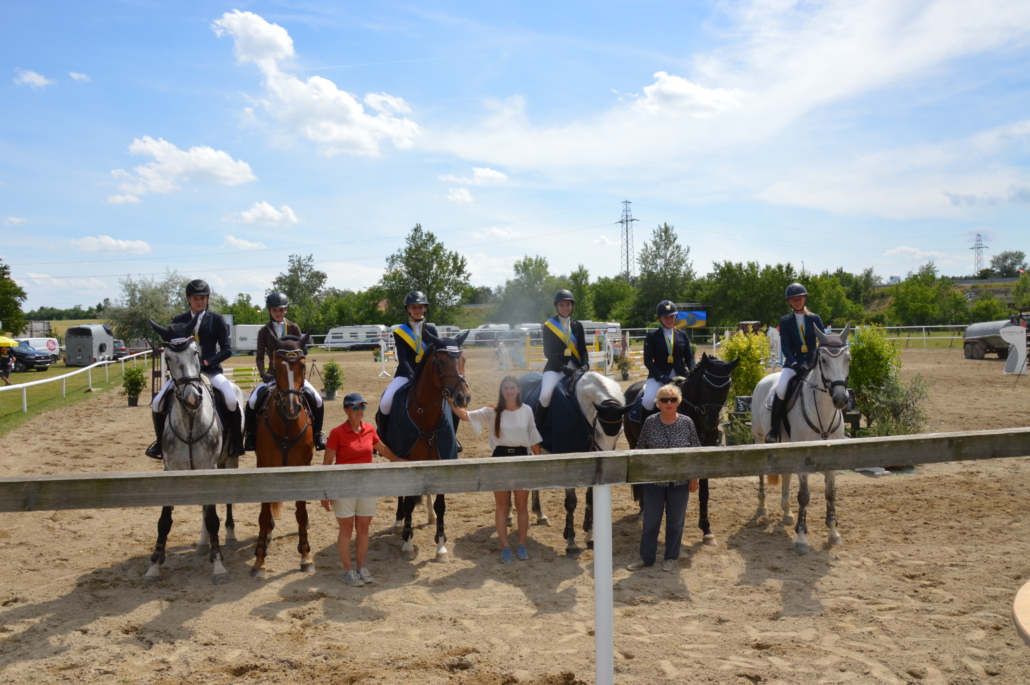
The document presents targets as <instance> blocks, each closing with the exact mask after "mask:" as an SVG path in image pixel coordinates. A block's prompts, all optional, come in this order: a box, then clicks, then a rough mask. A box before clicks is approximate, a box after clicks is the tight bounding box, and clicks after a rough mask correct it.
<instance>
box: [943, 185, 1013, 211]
mask: <svg viewBox="0 0 1030 685" xmlns="http://www.w3.org/2000/svg"><path fill="white" fill-rule="evenodd" d="M944 194H945V195H946V196H947V197H948V199H949V200H951V204H953V205H954V206H956V207H959V206H962V205H968V206H980V207H993V206H995V205H1000V204H1002V203H1003V202H1020V203H1030V186H1013V187H1011V188H1009V189H1008V192H1007V193H1005V194H1003V195H1002V194H998V195H992V194H989V193H980V194H976V193H947V192H946V193H944Z"/></svg>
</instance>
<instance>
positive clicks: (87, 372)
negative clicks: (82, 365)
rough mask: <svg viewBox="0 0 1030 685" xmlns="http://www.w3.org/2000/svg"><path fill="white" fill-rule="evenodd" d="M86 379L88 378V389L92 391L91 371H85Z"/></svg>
mask: <svg viewBox="0 0 1030 685" xmlns="http://www.w3.org/2000/svg"><path fill="white" fill-rule="evenodd" d="M86 377H87V378H89V389H90V391H92V390H93V369H86Z"/></svg>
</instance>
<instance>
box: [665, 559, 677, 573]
mask: <svg viewBox="0 0 1030 685" xmlns="http://www.w3.org/2000/svg"><path fill="white" fill-rule="evenodd" d="M662 570H663V571H675V570H676V559H666V560H665V561H663V562H662Z"/></svg>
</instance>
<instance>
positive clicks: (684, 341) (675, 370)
mask: <svg viewBox="0 0 1030 685" xmlns="http://www.w3.org/2000/svg"><path fill="white" fill-rule="evenodd" d="M678 312H679V309H677V308H676V305H674V304H673V303H672V302H670V301H669V300H662V301H661V302H659V303H658V307H657V310H656V311H655V314H656V315H657V316H658V320H659V321H661V322H662V325H661V327H660V328H658V329H656V330H653V331H651V332H650V333H648V334H647V337H646V338H644V366H646V367H647V383H646V384H645V385H644V398H643V402H644V409H645V410H647V411H654V407H655V397H656V396H657V394H658V389H659V388H661V387H662V386H663V385H668V384H669V383H672V380H673V378H675V377H677V376H682V377H686V375H687V372H688V369H689V370H690V371H693V370H694V368H695V367H696V366H697V362H695V361H694V351H693V350H692V349H691V347H690V338H689V337H688V336H687V332H686V331H684V330H681V329H678V328H676V314H677V313H678Z"/></svg>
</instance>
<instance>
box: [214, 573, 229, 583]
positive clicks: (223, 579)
mask: <svg viewBox="0 0 1030 685" xmlns="http://www.w3.org/2000/svg"><path fill="white" fill-rule="evenodd" d="M228 582H229V575H228V574H226V575H224V576H211V583H212V584H214V585H221V584H222V583H228Z"/></svg>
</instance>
